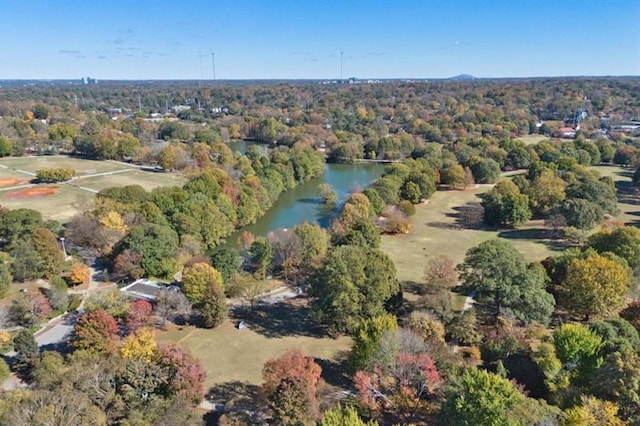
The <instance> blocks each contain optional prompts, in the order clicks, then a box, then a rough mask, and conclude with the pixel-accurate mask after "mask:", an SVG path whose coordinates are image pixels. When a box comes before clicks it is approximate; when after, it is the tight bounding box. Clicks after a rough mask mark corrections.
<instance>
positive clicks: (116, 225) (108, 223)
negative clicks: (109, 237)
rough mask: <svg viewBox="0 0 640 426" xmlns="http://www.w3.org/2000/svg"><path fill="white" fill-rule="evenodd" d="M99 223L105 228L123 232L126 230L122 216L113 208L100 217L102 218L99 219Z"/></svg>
mask: <svg viewBox="0 0 640 426" xmlns="http://www.w3.org/2000/svg"><path fill="white" fill-rule="evenodd" d="M100 225H102V226H104V227H105V228H109V229H113V230H116V231H119V232H122V233H123V234H124V233H126V232H127V230H128V227H127V225H126V224H125V223H124V220H123V219H122V216H120V213H118V212H115V211H113V210H111V211H109V212H108V213H107V214H105V215H104V216H103V217H102V219H100Z"/></svg>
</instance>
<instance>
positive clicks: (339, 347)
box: [156, 302, 351, 389]
mask: <svg viewBox="0 0 640 426" xmlns="http://www.w3.org/2000/svg"><path fill="white" fill-rule="evenodd" d="M238 319H239V318H236V319H234V320H228V321H226V322H225V323H224V324H222V325H221V326H220V327H218V328H216V329H213V330H205V329H198V328H194V327H190V326H185V327H182V328H180V329H176V330H173V331H166V332H158V335H157V336H156V338H157V340H158V341H159V342H174V343H180V344H181V345H183V346H184V347H186V348H188V349H189V350H190V351H191V353H192V354H193V355H194V356H195V357H197V358H198V359H199V360H200V362H201V363H202V365H203V367H204V368H205V370H206V371H207V379H206V382H205V386H206V389H209V388H211V387H214V386H222V385H225V386H231V384H239V385H238V386H240V385H241V384H248V385H259V384H261V383H262V366H263V365H264V363H265V362H266V361H267V360H269V359H272V358H275V357H278V356H280V355H282V354H283V353H284V352H285V351H286V350H287V349H301V350H302V351H303V352H304V353H305V354H307V355H309V356H312V357H314V358H316V361H317V362H318V363H319V364H320V365H321V366H322V367H323V370H324V372H323V377H325V374H331V372H332V371H334V372H335V367H333V366H334V365H335V358H336V356H337V355H340V354H341V353H344V352H345V351H348V350H349V349H350V347H351V338H350V337H347V336H341V337H339V338H337V339H333V338H330V337H326V336H325V335H324V334H323V333H321V332H320V331H319V330H316V329H315V327H314V325H313V324H311V323H310V320H309V312H308V308H306V307H304V306H298V305H296V304H292V303H289V302H287V303H282V304H276V305H271V306H265V307H263V308H257V312H256V313H254V314H251V315H249V314H247V315H246V318H242V319H244V320H245V321H246V322H247V323H248V325H249V327H248V328H245V329H243V330H238V328H237V327H235V324H236V323H237V322H238ZM337 369H338V370H339V368H337ZM234 386H235V385H234Z"/></svg>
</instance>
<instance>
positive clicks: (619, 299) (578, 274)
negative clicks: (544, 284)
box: [558, 254, 630, 319]
mask: <svg viewBox="0 0 640 426" xmlns="http://www.w3.org/2000/svg"><path fill="white" fill-rule="evenodd" d="M629 280H630V273H629V268H628V267H627V265H626V264H625V262H624V261H623V260H621V259H620V258H617V259H616V258H611V257H606V256H601V255H597V254H595V255H592V256H588V257H587V258H584V259H579V258H578V259H573V260H572V261H571V262H570V263H569V265H568V267H567V272H566V276H565V278H564V280H563V281H562V283H561V284H560V287H559V289H558V290H559V294H560V303H561V305H562V306H564V307H565V308H566V309H567V310H568V311H569V312H570V313H572V314H573V315H578V316H582V317H584V318H586V319H589V318H599V317H606V316H609V315H611V314H615V313H617V312H618V311H619V310H620V309H622V307H623V305H624V301H625V298H626V294H627V290H628V289H629Z"/></svg>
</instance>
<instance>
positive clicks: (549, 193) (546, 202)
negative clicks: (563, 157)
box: [526, 169, 567, 216]
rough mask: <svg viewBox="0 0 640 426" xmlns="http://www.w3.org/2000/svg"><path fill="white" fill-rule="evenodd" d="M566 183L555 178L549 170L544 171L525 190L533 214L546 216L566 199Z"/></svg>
mask: <svg viewBox="0 0 640 426" xmlns="http://www.w3.org/2000/svg"><path fill="white" fill-rule="evenodd" d="M566 186H567V185H566V183H565V182H564V181H563V180H562V179H560V178H559V177H557V176H555V174H554V173H553V172H552V171H551V170H547V169H544V170H543V171H542V173H540V174H539V175H538V176H536V177H535V178H534V179H533V181H532V182H531V185H529V187H528V188H527V191H526V194H527V195H528V196H529V204H530V205H531V210H532V211H533V212H534V213H535V214H539V215H543V216H546V215H548V214H549V213H550V212H551V210H552V209H553V208H554V207H555V206H557V205H559V204H560V203H561V202H562V201H563V200H564V199H565V197H566V193H565V191H564V189H565V187H566Z"/></svg>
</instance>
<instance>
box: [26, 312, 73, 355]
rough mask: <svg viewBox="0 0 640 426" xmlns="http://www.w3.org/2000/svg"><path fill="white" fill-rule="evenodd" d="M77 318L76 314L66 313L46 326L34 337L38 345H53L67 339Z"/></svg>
mask: <svg viewBox="0 0 640 426" xmlns="http://www.w3.org/2000/svg"><path fill="white" fill-rule="evenodd" d="M77 319H78V315H77V314H67V315H65V317H64V318H62V320H61V321H60V322H58V323H57V324H55V325H52V326H51V327H47V328H46V329H45V331H42V332H40V333H37V334H36V335H35V336H34V337H35V339H36V343H37V344H38V347H42V346H55V345H57V344H59V343H61V342H63V341H65V340H66V339H68V338H69V335H70V334H71V331H73V326H74V325H75V323H76V321H77Z"/></svg>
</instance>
